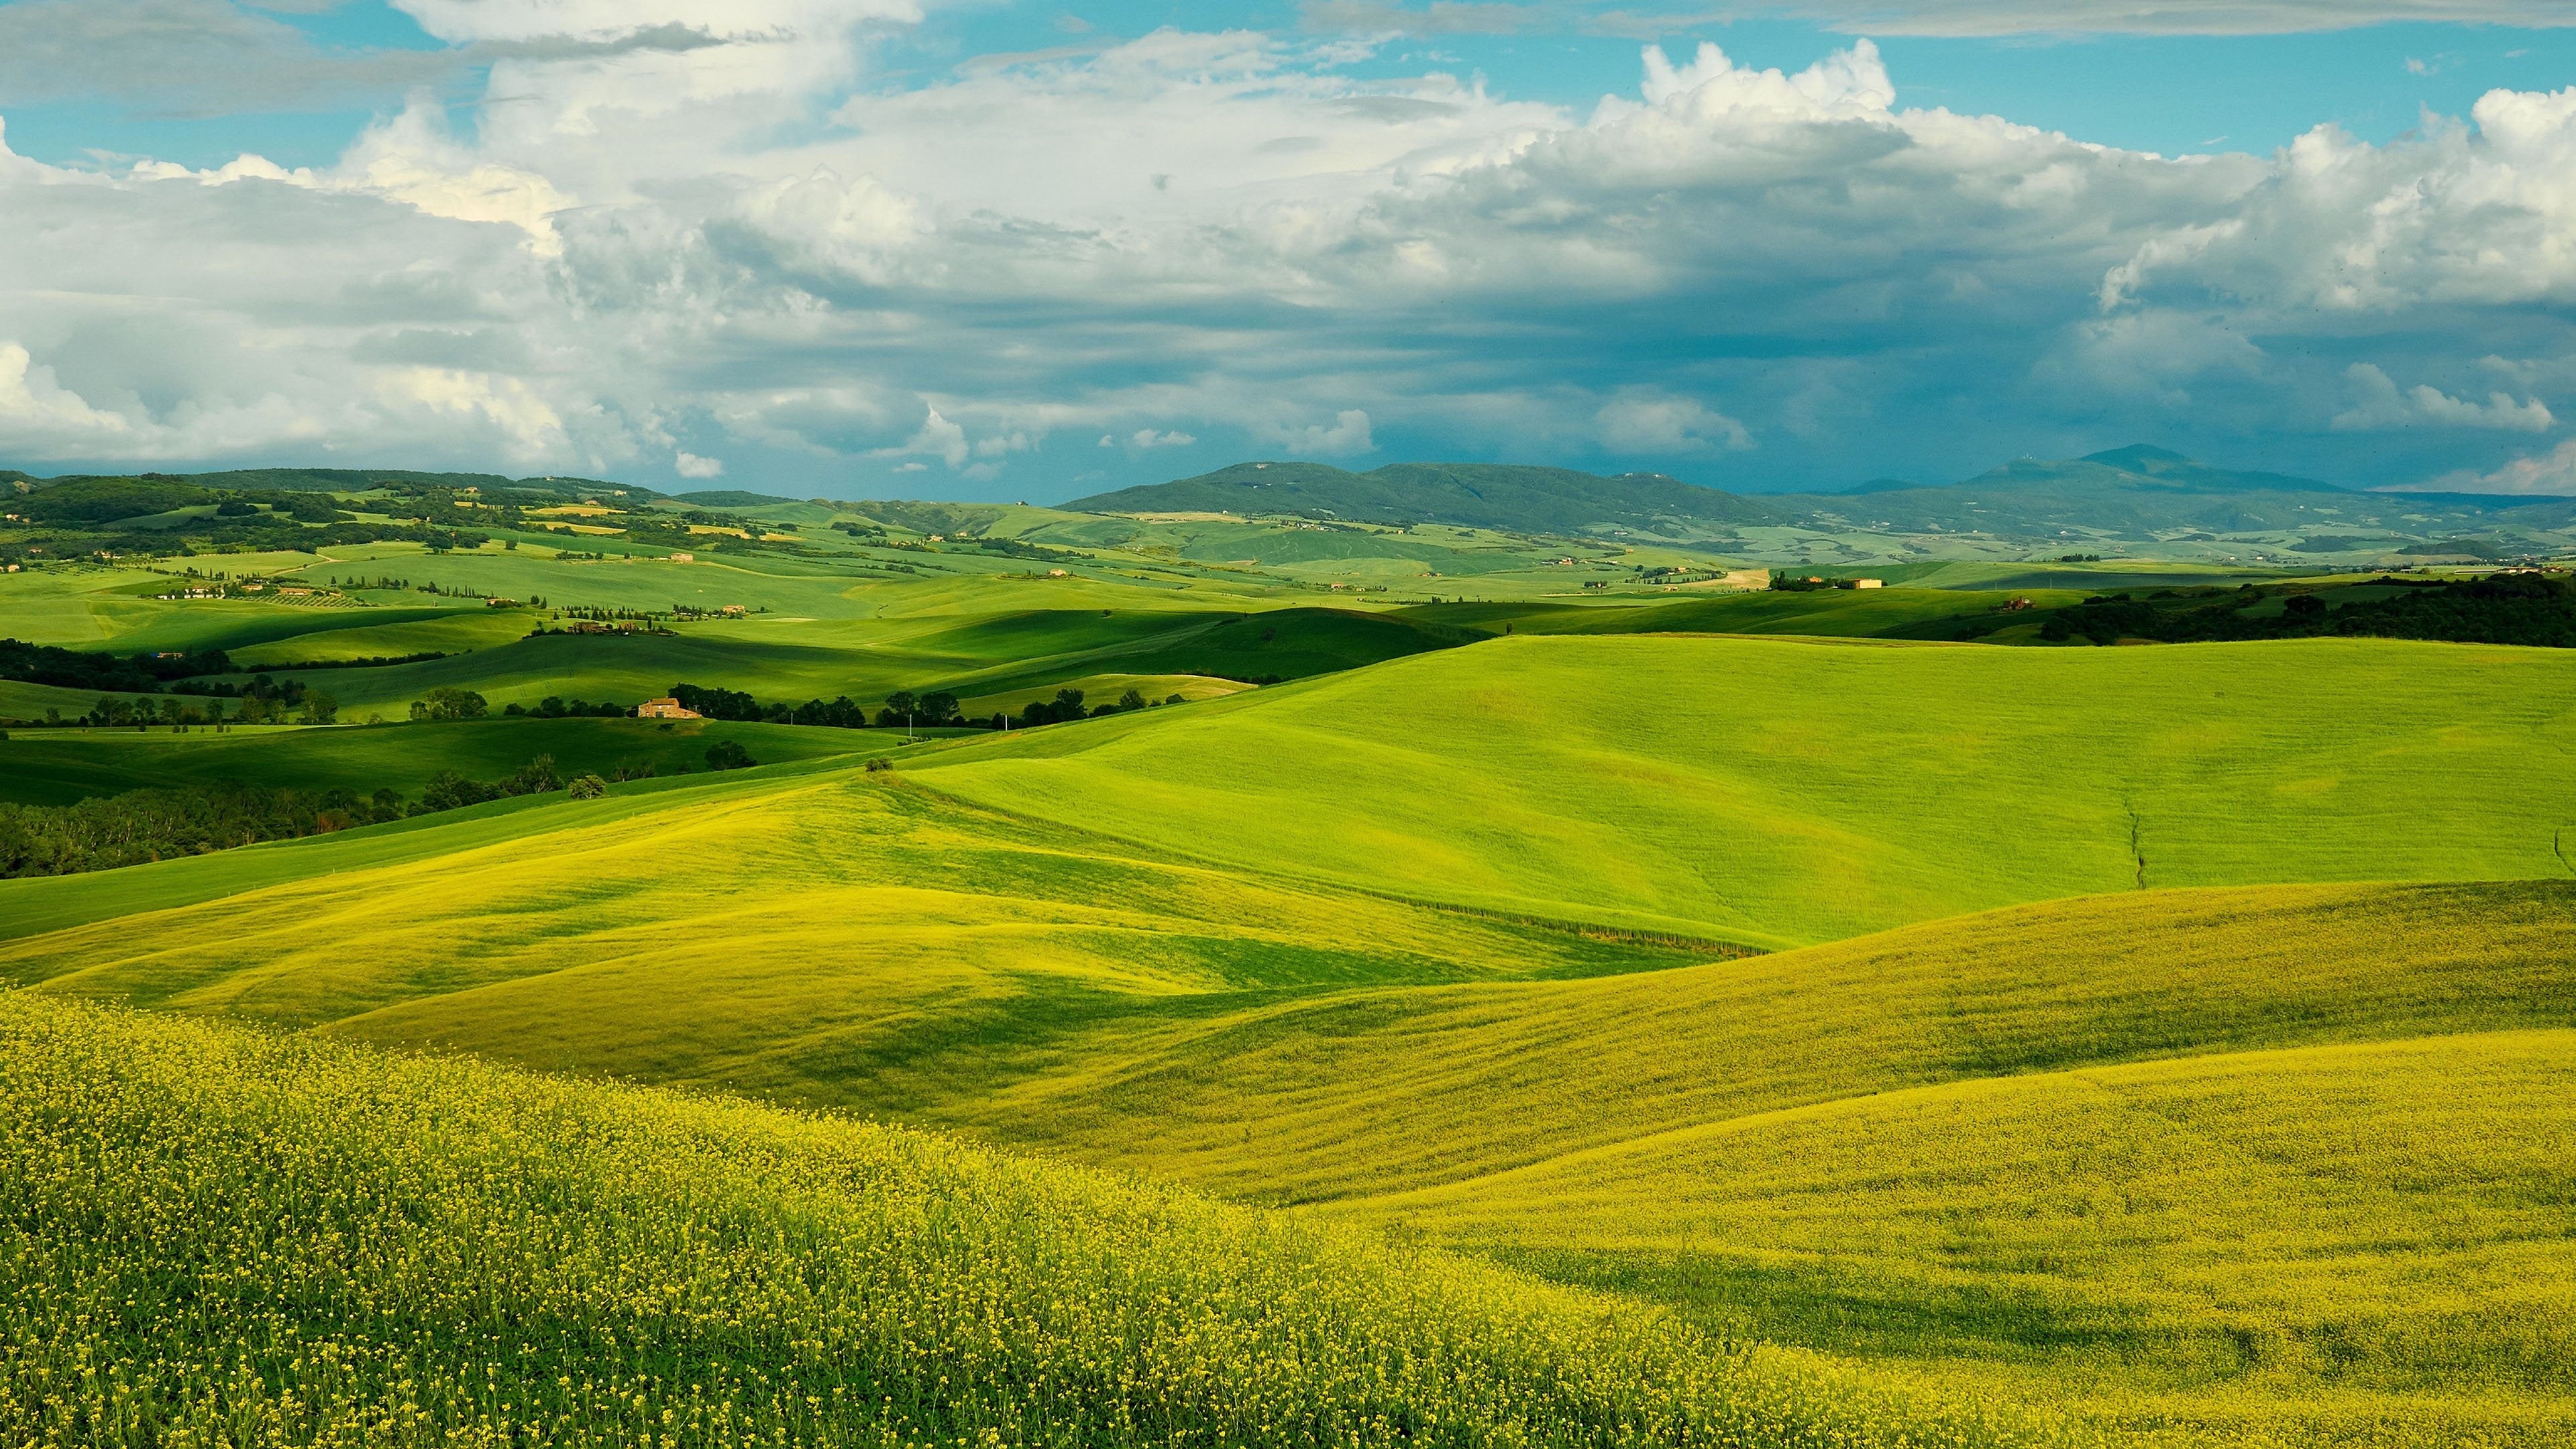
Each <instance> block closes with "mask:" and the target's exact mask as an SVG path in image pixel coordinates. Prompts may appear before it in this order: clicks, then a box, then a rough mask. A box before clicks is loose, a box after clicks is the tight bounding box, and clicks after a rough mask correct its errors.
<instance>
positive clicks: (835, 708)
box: [671, 684, 1181, 730]
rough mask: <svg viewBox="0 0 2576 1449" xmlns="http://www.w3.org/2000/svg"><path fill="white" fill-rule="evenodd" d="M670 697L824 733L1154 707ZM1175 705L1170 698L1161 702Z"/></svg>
mask: <svg viewBox="0 0 2576 1449" xmlns="http://www.w3.org/2000/svg"><path fill="white" fill-rule="evenodd" d="M671 697H672V698H673V699H675V700H678V701H679V702H680V707H681V708H683V709H689V710H695V711H696V712H698V713H699V714H701V715H704V716H706V717H707V718H708V719H722V720H742V721H747V722H756V723H766V724H794V725H820V726H823V727H825V728H829V729H866V728H868V727H870V726H871V725H873V726H874V727H876V728H878V729H989V730H1000V729H1013V728H1017V729H1030V728H1034V727H1036V726H1038V725H1050V724H1060V723H1063V722H1064V721H1067V720H1077V719H1094V718H1097V717H1099V716H1101V715H1109V714H1119V713H1123V712H1125V711H1128V710H1138V709H1148V708H1152V707H1154V702H1153V701H1152V700H1149V699H1147V698H1145V694H1144V691H1142V690H1138V689H1130V690H1128V691H1127V692H1126V693H1124V694H1122V695H1120V696H1119V697H1118V699H1117V701H1116V702H1115V703H1109V704H1097V705H1087V704H1085V703H1084V700H1083V693H1082V691H1081V690H1079V689H1073V688H1069V687H1068V688H1064V689H1059V690H1057V691H1056V692H1055V698H1053V699H1034V700H1031V701H1029V702H1028V704H1026V705H1025V706H1023V707H1022V708H1021V710H1020V712H1019V713H1018V714H1017V715H1012V714H1009V713H1007V712H1001V711H997V712H995V713H993V714H991V715H988V716H976V717H972V718H970V717H968V716H967V715H966V714H964V713H963V712H962V711H961V710H960V709H959V706H958V699H957V696H956V695H954V694H952V693H950V692H949V691H947V690H944V689H934V690H930V691H928V692H926V693H922V694H915V693H913V692H912V691H911V690H908V689H898V690H896V691H895V692H894V693H892V694H889V695H887V696H886V697H885V702H884V703H883V704H881V705H879V706H878V707H877V709H876V711H875V713H874V714H873V715H871V714H870V713H869V711H868V708H867V706H865V705H863V704H860V703H858V702H857V701H856V700H853V699H851V698H850V697H849V696H848V695H846V694H844V695H839V696H836V697H834V698H832V699H829V700H823V699H809V700H807V701H805V702H804V703H803V704H796V705H791V704H788V703H786V702H785V701H783V700H774V701H771V702H769V703H767V704H763V703H762V702H760V701H759V700H756V699H754V698H752V697H751V696H750V695H749V694H746V693H744V692H743V691H741V690H738V689H718V688H710V687H707V686H705V685H697V684H675V685H672V686H671ZM1162 702H1163V703H1164V704H1179V703H1181V696H1179V695H1177V694H1175V695H1172V696H1170V697H1168V698H1166V699H1164V700H1163V701H1162Z"/></svg>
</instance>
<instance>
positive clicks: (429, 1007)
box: [0, 766, 1700, 1110]
mask: <svg viewBox="0 0 2576 1449" xmlns="http://www.w3.org/2000/svg"><path fill="white" fill-rule="evenodd" d="M701 780H702V783H687V782H662V781H654V782H648V783H650V784H654V785H666V786H676V787H677V788H666V789H665V790H664V791H662V792H661V793H657V794H653V795H649V796H632V795H623V794H621V795H618V796H613V797H612V798H610V799H608V800H603V801H596V802H587V803H563V802H561V801H560V800H559V799H558V800H557V802H556V803H554V804H551V805H546V806H539V807H534V808H526V809H521V810H518V811H513V812H509V813H506V814H497V815H485V814H482V813H480V812H479V811H478V812H460V814H462V815H464V816H465V817H466V818H461V819H458V820H456V821H454V822H452V823H448V824H439V825H428V824H425V823H424V822H420V821H414V822H407V824H409V825H411V826H413V827H415V828H414V829H412V830H410V831H408V832H405V833H404V834H402V835H400V836H396V837H390V838H389V837H387V836H385V835H380V834H378V833H377V832H375V831H360V832H353V833H352V834H351V835H350V836H348V837H346V838H345V839H334V840H332V841H328V842H319V843H317V842H310V841H306V842H297V843H296V845H295V847H294V848H292V849H281V848H278V847H261V848H259V849H257V850H253V851H236V852H226V853H224V854H222V855H217V856H207V857H199V858H196V859H192V860H185V861H174V862H167V863H164V864H162V865H157V866H151V867H146V868H144V869H143V870H141V871H136V872H128V873H125V874H128V875H131V876H134V877H136V879H134V880H132V881H130V882H126V883H122V884H120V883H118V882H114V881H108V880H106V879H105V878H103V877H100V878H82V881H83V882H84V883H75V882H53V881H13V882H7V883H0V905H5V910H0V914H5V915H7V916H10V917H13V918H31V919H42V920H44V921H45V922H46V923H47V925H49V926H50V927H52V928H53V929H52V930H51V931H50V932H49V933H46V934H41V935H32V936H27V937H22V938H21V939H20V940H19V941H18V942H17V943H16V944H15V945H14V946H12V947H10V948H8V949H7V951H6V954H5V964H0V974H5V976H6V977H7V979H10V980H14V981H18V982H23V983H31V984H32V983H42V985H43V989H45V990H48V991H63V992H75V993H80V994H85V995H92V996H102V997H107V998H110V999H113V1000H117V1001H120V1002H124V1003H126V1004H131V1005H139V1006H154V1007H161V1008H168V1009H178V1010H187V1011H199V1012H215V1013H225V1014H240V1015H248V1016H254V1017H258V1018H260V1019H263V1020H266V1021H269V1022H272V1023H275V1024H279V1025H286V1026H318V1027H323V1028H325V1029H327V1030H330V1031H333V1032H336V1033H341V1034H345V1035H350V1036H354V1037H359V1038H363V1039H367V1040H371V1041H376V1042H380V1043H387V1044H397V1045H405V1046H441V1047H454V1048H462V1049H467V1050H472V1051H476V1052H479V1053H482V1054H485V1055H490V1056H496V1057H501V1058H505V1059H509V1060H513V1061H517V1062H521V1063H525V1064H528V1065H532V1066H541V1067H547V1068H555V1069H579V1068H588V1069H597V1070H606V1071H611V1072H615V1073H617V1074H619V1075H624V1076H634V1077H648V1078H651V1079H654V1080H658V1081H665V1082H676V1083H683V1084H690V1085H707V1086H724V1087H730V1088H734V1089H738V1090H748V1091H754V1092H760V1093H763V1094H766V1095H770V1096H773V1097H776V1098H779V1099H781V1100H786V1101H792V1102H798V1103H805V1104H813V1105H832V1106H843V1107H853V1108H859V1109H865V1110H907V1109H910V1108H913V1107H916V1106H919V1105H922V1104H924V1103H932V1102H938V1101H943V1100H949V1099H953V1098H954V1097H955V1096H956V1095H957V1094H958V1093H959V1092H961V1091H965V1090H969V1089H970V1088H971V1087H973V1086H975V1085H976V1084H981V1085H987V1086H994V1087H998V1086H1000V1085H1006V1084H1008V1083H1010V1082H1012V1081H1016V1080H1020V1079H1022V1078H1025V1077H1027V1076H1028V1075H1030V1074H1031V1073H1033V1072H1036V1071H1040V1070H1043V1069H1046V1068H1047V1067H1049V1066H1051V1065H1057V1064H1061V1063H1063V1062H1065V1061H1068V1060H1072V1059H1075V1058H1078V1057H1081V1056H1084V1055H1091V1054H1097V1053H1100V1052H1103V1051H1105V1050H1106V1049H1107V1047H1106V1045H1105V1044H1106V1043H1109V1042H1114V1041H1117V1040H1121V1039H1126V1038H1146V1037H1152V1036H1154V1035H1156V1034H1159V1033H1163V1032H1167V1031H1170V1030H1172V1029H1174V1027H1175V1026H1176V1024H1186V1023H1189V1022H1192V1021H1195V1020H1199V1019H1203V1018H1206V1017H1209V1016H1211V1015H1214V1014H1217V1013H1220V1012H1222V1011H1224V1010H1226V1009H1228V1008H1229V1007H1232V1006H1237V1005H1240V1004H1242V1003H1245V1002H1250V1001H1260V1000H1268V999H1275V998H1277V997H1280V996H1282V995H1296V994H1303V993H1311V992H1313V991H1317V990H1322V989H1330V988H1336V987H1348V986H1354V985H1362V984H1385V983H1389V982H1440V981H1461V980H1479V979H1494V978H1497V977H1520V976H1529V975H1581V974H1591V973H1598V972H1602V971H1618V970H1633V969H1639V968H1641V967H1653V966H1663V965H1670V964H1675V963H1677V962H1681V961H1687V960H1692V959H1700V958H1699V957H1697V956H1695V954H1694V953H1692V952H1690V951H1688V950H1683V949H1674V948H1671V947H1665V946H1659V945H1655V944H1652V943H1623V942H1615V941H1598V940H1594V939H1590V938H1588V937H1585V936H1583V935H1580V934H1577V933H1573V932H1567V931H1562V930H1554V929H1549V928H1546V927H1541V926H1522V925H1516V924H1514V923H1510V922H1501V921H1482V920H1477V919H1474V918H1462V917H1459V916H1456V915H1454V914H1451V913H1445V912H1439V911H1433V910H1429V909H1425V908H1422V907H1418V906H1410V905H1406V904H1403V903H1401V902H1391V901H1385V900H1381V899H1378V898H1375V897H1372V896H1368V895H1365V894H1362V893H1358V892H1353V891H1349V890H1346V889H1334V888H1313V887H1304V886H1299V885H1297V884H1295V883H1292V882H1280V881H1263V880H1258V879H1246V878H1243V877H1240V876H1236V875H1232V874H1228V873H1221V872H1212V871H1207V870H1203V869H1198V868H1195V867H1192V866H1189V865H1187V864H1186V863H1182V862H1177V861H1174V860H1172V859H1171V858H1170V857H1168V856H1164V855H1159V854H1157V853H1155V852H1150V851H1137V850H1132V849H1121V848H1119V847H1116V846H1115V845H1114V844H1112V843H1109V842H1103V841H1099V840H1095V839H1090V838H1086V837H1082V836H1080V835H1078V834H1076V833H1074V832H1070V831H1065V830H1062V829H1060V828H1053V827H1046V826H1043V825H1037V824H1034V823H1031V822H1025V821H1016V820H1011V819H1008V818H1005V817H998V816H993V815H991V814H989V813H987V812H978V811H972V810H960V809H957V808H956V807H954V806H950V805H945V804H942V803H940V802H937V801H935V800H932V799H929V798H927V797H925V796H923V795H922V794H921V793H920V792H919V791H917V790H914V789H911V788H908V787H906V786H905V785H904V784H903V783H902V772H900V771H898V772H896V774H895V776H894V777H893V778H892V779H888V778H887V777H885V776H880V775H871V774H868V773H865V772H862V771H859V770H855V769H847V768H843V769H831V770H820V769H815V768H813V767H804V768H803V769H802V771H801V772H800V770H799V767H794V766H790V767H785V769H784V770H783V771H752V772H745V777H727V778H723V779H706V778H704V777H701ZM620 788H621V790H622V789H623V788H624V787H620ZM485 808H487V809H488V808H489V807H485ZM433 836H443V837H444V838H443V839H432V838H431V837H433ZM156 898H157V899H158V900H159V901H163V902H167V903H168V906H169V909H167V910H165V912H164V913H163V914H160V915H158V916H156V917H154V918H151V919H150V920H149V921H148V922H147V921H138V920H137V919H135V918H134V917H132V916H131V915H129V914H127V913H128V912H131V911H132V910H134V909H137V908H138V907H140V906H142V905H143V904H144V903H145V902H146V901H147V900H153V899H156ZM84 922H87V924H84ZM138 933H140V934H138Z"/></svg>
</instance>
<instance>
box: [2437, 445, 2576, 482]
mask: <svg viewBox="0 0 2576 1449" xmlns="http://www.w3.org/2000/svg"><path fill="white" fill-rule="evenodd" d="M2425 486H2426V487H2428V488H2432V489H2435V490H2437V491H2441V492H2456V493H2550V494H2576V438H2569V439H2568V440H2566V441H2565V442H2562V443H2560V444H2559V445H2558V446H2557V447H2555V448H2552V449H2550V450H2549V451H2548V452H2546V453H2535V454H2532V455H2530V456H2527V457H2521V458H2516V459H2514V460H2513V461H2511V462H2509V463H2507V464H2505V465H2504V466H2503V467H2501V468H2498V469H2496V470H2495V471H2493V472H2491V473H2480V472H2477V471H2476V470H2474V469H2461V470H2459V471H2457V472H2453V473H2449V474H2445V475H2444V476H2442V477H2440V478H2436V479H2434V480H2433V481H2432V482H2431V483H2429V484H2426V485H2425Z"/></svg>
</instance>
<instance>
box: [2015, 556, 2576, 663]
mask: <svg viewBox="0 0 2576 1449" xmlns="http://www.w3.org/2000/svg"><path fill="white" fill-rule="evenodd" d="M2379 582H2380V583H2383V584H2395V585H2399V586H2401V587H2402V588H2403V589H2404V590H2405V591H2404V592H2403V593H2399V594H2395V595H2391V596H2389V597H2387V598H2380V599H2360V600H2355V601H2354V602H2351V603H2348V604H2343V605H2340V606H2338V605H2334V604H2331V603H2329V602H2328V601H2327V599H2325V598H2324V597H2322V596H2321V595H2319V594H2313V593H2292V594H2287V595H2283V596H2280V597H2281V612H2279V613H2277V614H2269V615H2250V616H2249V615H2248V614H2247V613H2246V612H2245V611H2246V610H2247V609H2249V608H2252V607H2254V606H2255V605H2258V604H2260V603H2262V602H2263V601H2264V600H2265V599H2266V598H2268V597H2273V596H2274V595H2271V594H2267V593H2266V592H2265V591H2264V590H2262V589H2258V588H2256V587H2255V586H2254V585H2252V584H2247V585H2245V586H2244V587H2243V588H2241V589H2238V590H2236V591H2235V592H2233V593H2230V594H2224V595H2221V596H2219V597H2218V598H2217V599H2216V600H2215V601H2211V602H2202V601H2201V600H2203V599H2206V598H2207V596H2206V595H2201V596H2175V598H2173V599H2168V600H2158V599H2155V598H2152V597H2150V598H2147V599H2136V598H2132V597H2130V596H2129V595H2127V594H2109V595H2102V596H2097V597H2095V598H2090V599H2087V600H2085V601H2084V602H2083V603H2081V604H2075V605H2071V606H2069V607H2067V608H2064V609H2060V610H2058V611H2057V612H2056V613H2054V614H2052V615H2050V616H2049V618H2048V620H2047V621H2046V622H2045V623H2043V624H2042V625H2041V626H2040V631H2039V636H2040V638H2042V639H2045V640H2047V641H2049V642H2051V643H2065V642H2067V641H2070V640H2073V639H2075V638H2077V637H2079V636H2080V637H2083V638H2086V639H2090V640H2092V641H2093V642H2095V643H2097V644H2116V643H2118V642H2119V641H2120V640H2122V639H2153V640H2156V641H2158V642H2160V643H2168V644H2197V643H2214V642H2223V641H2229V640H2244V639H2297V638H2312V637H2321V636H2327V635H2335V636H2345V637H2371V638H2381V639H2433V640H2441V641H2444V642H2448V643H2455V644H2524V645H2535V646H2540V647H2544V648H2553V649H2569V648H2576V579H2568V578H2563V577H2552V576H2551V575H2548V574H2541V573H2500V574H2490V575H2488V576H2486V577H2484V578H2478V579H2468V580H2461V581H2450V582H2440V581H2421V582H2418V581H2414V580H2404V579H2382V580H2379Z"/></svg>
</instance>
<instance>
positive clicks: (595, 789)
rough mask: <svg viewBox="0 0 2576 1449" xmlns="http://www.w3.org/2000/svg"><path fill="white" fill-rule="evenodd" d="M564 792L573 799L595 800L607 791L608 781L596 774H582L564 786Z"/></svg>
mask: <svg viewBox="0 0 2576 1449" xmlns="http://www.w3.org/2000/svg"><path fill="white" fill-rule="evenodd" d="M564 793H565V794H566V795H569V796H571V797H572V798H573V799H575V800H596V799H599V798H600V797H601V796H603V795H606V794H607V793H608V782H607V781H606V780H603V779H601V778H599V777H598V776H597V775H584V776H582V777H581V778H580V779H577V780H575V781H573V782H572V783H571V784H569V785H567V786H565V787H564Z"/></svg>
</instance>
